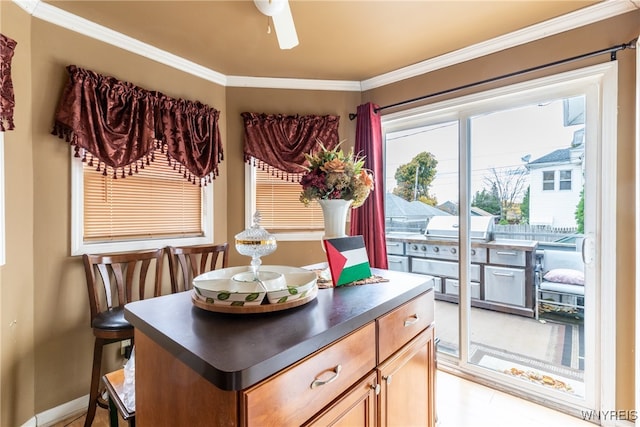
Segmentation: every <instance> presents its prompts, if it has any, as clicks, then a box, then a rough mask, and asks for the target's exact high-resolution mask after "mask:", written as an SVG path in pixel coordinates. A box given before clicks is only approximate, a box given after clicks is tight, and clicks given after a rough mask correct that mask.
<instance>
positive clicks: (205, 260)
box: [166, 242, 229, 293]
mask: <svg viewBox="0 0 640 427" xmlns="http://www.w3.org/2000/svg"><path fill="white" fill-rule="evenodd" d="M166 250H167V255H168V257H169V275H170V276H171V292H172V293H176V292H183V291H187V290H189V289H191V287H192V285H193V283H192V281H193V278H194V277H196V276H199V275H200V274H202V273H206V272H207V271H211V270H215V269H218V268H226V267H227V266H228V265H229V244H228V243H227V242H224V243H218V244H213V245H200V246H179V247H174V246H169V247H167V248H166Z"/></svg>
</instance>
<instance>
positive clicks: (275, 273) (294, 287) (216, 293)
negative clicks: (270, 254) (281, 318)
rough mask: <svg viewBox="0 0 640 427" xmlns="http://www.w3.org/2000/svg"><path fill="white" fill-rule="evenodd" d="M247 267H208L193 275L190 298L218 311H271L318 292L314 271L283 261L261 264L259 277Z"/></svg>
mask: <svg viewBox="0 0 640 427" xmlns="http://www.w3.org/2000/svg"><path fill="white" fill-rule="evenodd" d="M254 277H255V275H254V273H253V272H250V271H248V268H247V267H228V268H223V269H218V270H213V271H209V272H207V273H204V274H201V275H200V276H198V277H196V278H194V279H193V291H192V295H191V300H192V302H193V304H194V305H195V306H196V307H198V308H201V309H203V310H208V311H213V312H218V313H237V314H245V313H268V312H271V311H281V310H287V309H290V308H293V307H298V306H301V305H304V304H307V303H308V302H310V301H312V300H313V299H315V298H316V296H317V294H318V283H317V275H316V273H315V272H312V271H309V270H305V269H302V268H298V267H288V266H282V265H271V266H268V265H267V266H261V267H260V269H259V270H258V277H259V278H260V280H256V279H255V278H254Z"/></svg>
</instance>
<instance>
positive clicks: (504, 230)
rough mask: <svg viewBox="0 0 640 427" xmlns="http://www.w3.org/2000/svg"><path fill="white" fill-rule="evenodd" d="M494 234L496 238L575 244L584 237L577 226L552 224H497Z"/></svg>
mask: <svg viewBox="0 0 640 427" xmlns="http://www.w3.org/2000/svg"><path fill="white" fill-rule="evenodd" d="M493 235H494V237H495V238H496V239H518V240H537V241H538V242H554V243H558V244H563V243H566V244H568V245H575V243H576V239H579V238H581V237H582V234H578V229H577V228H576V227H552V226H550V225H530V224H514V225H497V224H496V225H495V226H494V229H493Z"/></svg>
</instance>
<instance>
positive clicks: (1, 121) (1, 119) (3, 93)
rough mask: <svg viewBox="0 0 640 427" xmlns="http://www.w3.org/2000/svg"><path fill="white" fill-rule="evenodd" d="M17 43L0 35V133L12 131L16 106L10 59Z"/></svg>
mask: <svg viewBox="0 0 640 427" xmlns="http://www.w3.org/2000/svg"><path fill="white" fill-rule="evenodd" d="M16 45H17V42H16V41H15V40H12V39H10V38H9V37H7V36H5V35H3V34H0V131H1V132H4V131H6V130H12V129H14V128H15V126H14V123H13V108H14V107H15V105H16V102H15V95H14V93H13V82H12V81H11V59H12V58H13V52H14V50H15V48H16Z"/></svg>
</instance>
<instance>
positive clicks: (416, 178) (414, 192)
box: [413, 165, 420, 200]
mask: <svg viewBox="0 0 640 427" xmlns="http://www.w3.org/2000/svg"><path fill="white" fill-rule="evenodd" d="M419 171H420V165H418V166H416V177H415V179H414V185H413V200H418V172H419Z"/></svg>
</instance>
